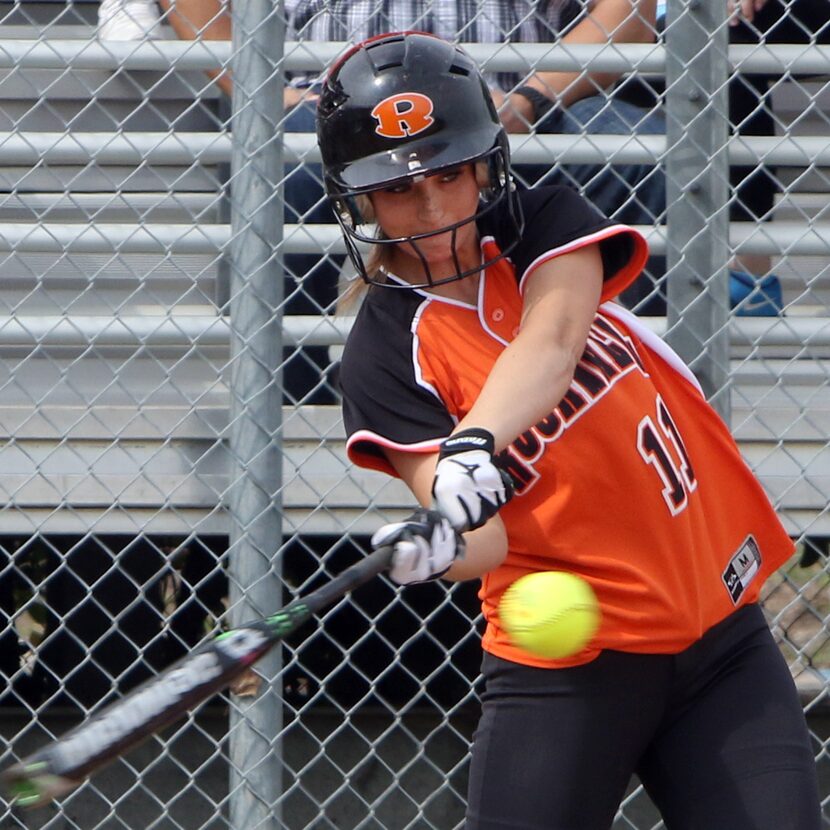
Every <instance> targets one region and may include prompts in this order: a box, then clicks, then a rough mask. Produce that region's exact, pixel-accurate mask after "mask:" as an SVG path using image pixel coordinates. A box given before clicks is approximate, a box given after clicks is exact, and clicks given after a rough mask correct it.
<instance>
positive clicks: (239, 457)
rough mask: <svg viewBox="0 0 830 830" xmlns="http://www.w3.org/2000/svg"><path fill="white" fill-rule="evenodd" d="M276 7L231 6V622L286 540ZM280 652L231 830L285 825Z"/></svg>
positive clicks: (239, 719) (245, 755)
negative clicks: (281, 805)
mask: <svg viewBox="0 0 830 830" xmlns="http://www.w3.org/2000/svg"><path fill="white" fill-rule="evenodd" d="M280 8H281V7H280V6H279V5H278V4H274V3H273V2H272V0H246V2H244V3H239V4H236V5H234V7H233V15H234V18H233V62H232V72H233V82H234V86H233V121H232V127H233V149H232V158H231V183H230V192H231V203H232V204H231V243H230V270H231V274H230V311H231V314H230V320H231V338H232V345H231V367H232V371H231V394H230V399H231V415H232V427H231V432H230V438H229V440H230V448H231V454H232V457H233V459H234V463H235V465H236V469H235V470H234V473H235V475H234V478H233V479H232V485H231V490H230V494H229V496H230V504H229V507H230V514H231V538H230V553H229V562H228V571H229V579H230V602H231V612H230V613H231V623H232V624H239V623H242V622H244V621H245V620H247V619H251V618H254V617H259V616H263V615H265V614H268V613H273V612H274V611H275V610H276V609H277V608H278V607H279V604H280V598H281V580H280V573H279V569H278V566H277V563H276V561H275V557H276V556H277V553H278V551H279V549H280V544H281V540H282V525H281V499H280V487H281V483H282V450H281V443H280V441H281V432H280V428H281V424H282V383H281V374H280V365H281V363H282V334H281V327H282V315H281V306H282V299H283V272H282V267H281V261H280V257H279V256H278V253H277V252H278V250H279V248H278V245H279V242H280V241H281V239H282V200H281V198H280V186H279V184H280V181H281V179H282V142H281V140H280V138H281V134H280V130H281V127H280V123H281V120H282V109H283V107H282V80H281V63H282V54H283V40H284V27H283V24H282V18H281V15H280V14H279V13H278V10H279V9H280ZM280 666H281V659H280V652H279V649H275V650H274V651H273V652H272V654H270V655H269V656H268V657H267V658H266V659H265V660H263V661H261V662H260V663H259V664H258V667H257V670H258V672H259V673H261V674H262V675H263V676H264V678H265V682H264V683H263V684H262V688H261V690H260V691H259V693H258V694H257V696H256V697H254V698H240V697H234V698H233V699H232V702H233V704H234V705H232V706H231V713H230V746H229V756H230V799H229V814H230V826H231V827H232V828H235V830H265V829H266V828H273V830H276V828H278V827H281V826H282V821H281V817H280V814H279V806H278V803H277V802H278V800H279V798H280V795H281V791H282V781H281V769H282V760H281V758H280V756H279V751H278V749H279V744H278V742H277V736H278V735H279V733H280V729H281V719H282V708H281V706H282V704H281V698H280V687H279V684H278V682H276V679H277V677H278V676H279V672H280Z"/></svg>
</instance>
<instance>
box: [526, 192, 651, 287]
mask: <svg viewBox="0 0 830 830" xmlns="http://www.w3.org/2000/svg"><path fill="white" fill-rule="evenodd" d="M519 199H520V202H521V205H522V212H523V214H524V233H523V234H522V240H521V242H519V244H518V245H517V246H516V247H515V248H514V249H513V251H512V253H511V259H512V260H513V265H514V267H515V269H516V278H517V279H518V281H519V285H520V286H523V285H524V284H525V281H526V280H527V277H528V276H529V275H530V274H531V273H532V271H533V270H534V269H535V268H537V267H538V266H539V265H541V264H542V263H543V262H546V261H547V260H549V259H552V258H553V257H556V256H561V255H562V254H566V253H569V252H571V251H575V250H577V249H579V248H581V247H583V246H585V245H590V244H593V243H599V246H600V252H601V254H602V263H603V269H604V286H603V291H602V300H603V301H606V300H610V299H612V298H613V297H615V296H616V295H617V294H619V293H620V292H621V291H623V290H624V289H625V288H627V287H628V286H629V285H631V283H632V282H634V280H635V279H637V277H638V276H639V275H640V273H641V272H642V270H643V267H644V265H645V263H646V260H647V259H648V244H647V243H646V240H645V238H644V237H643V236H642V234H640V233H639V232H637V231H636V230H634V228H631V227H629V226H628V225H621V224H619V223H617V222H614V221H613V220H611V219H608V218H606V217H605V216H603V215H602V214H601V213H600V212H599V211H598V210H597V209H596V208H595V207H594V206H593V205H591V204H590V203H589V202H588V201H587V200H586V199H584V198H583V197H582V196H580V195H579V193H577V192H576V191H575V190H572V189H571V188H569V187H563V186H554V187H540V188H536V189H535V190H527V191H523V192H521V193H520V194H519Z"/></svg>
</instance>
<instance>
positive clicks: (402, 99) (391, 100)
mask: <svg viewBox="0 0 830 830" xmlns="http://www.w3.org/2000/svg"><path fill="white" fill-rule="evenodd" d="M372 118H374V119H375V120H376V121H377V122H378V125H377V127H375V132H376V133H377V134H378V135H382V136H383V137H384V138H407V137H408V136H412V135H418V133H421V132H423V131H424V130H425V129H427V127H430V126H432V124H434V123H435V119H434V118H433V117H432V100H431V99H430V98H427V96H426V95H421V93H420V92H400V93H398V94H397V95H390V96H389V97H388V98H384V99H383V100H382V101H381V102H380V103H379V104H378V105H377V106H376V107H375V108H374V109H373V110H372Z"/></svg>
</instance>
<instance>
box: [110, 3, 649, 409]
mask: <svg viewBox="0 0 830 830" xmlns="http://www.w3.org/2000/svg"><path fill="white" fill-rule="evenodd" d="M121 2H122V3H123V5H124V7H125V13H126V10H127V7H128V6H129V5H130V0H121ZM655 4H656V0H623V2H620V0H593V2H591V3H590V4H588V3H587V2H585V0H546V2H543V3H527V4H526V5H525V4H517V3H515V2H512V0H498V2H496V3H493V4H492V5H491V6H488V12H489V14H487V15H485V14H480V15H478V16H476V17H474V18H473V19H470V20H466V19H460V18H459V17H458V16H457V15H458V10H459V8H460V6H459V5H458V4H456V3H455V2H448V1H447V0H439V2H437V3H436V2H434V0H432V1H431V2H430V0H417V2H411V0H391V2H390V3H387V4H386V5H384V6H383V7H379V9H381V11H379V12H378V13H376V14H374V15H371V16H369V17H368V18H367V16H366V14H365V10H364V7H363V6H362V5H361V4H359V3H356V2H354V0H345V2H325V3H320V2H319V0H290V2H288V3H287V4H286V14H287V18H288V20H287V24H288V32H287V37H288V39H289V40H300V39H304V40H312V41H341V40H360V39H362V38H365V37H368V36H372V35H375V34H380V33H382V32H385V31H387V30H389V29H390V28H396V29H398V28H412V29H421V30H424V29H426V30H429V31H433V32H435V33H437V34H442V35H444V36H446V37H448V38H453V37H455V35H456V33H457V32H460V35H459V37H460V39H461V40H463V41H466V42H499V41H503V40H508V39H509V40H511V41H515V42H540V41H551V40H554V39H556V37H557V36H559V35H561V39H562V42H563V43H606V42H608V41H609V40H610V41H612V42H648V41H650V40H653V39H654V37H655V34H654V32H655V29H654V25H655ZM160 6H161V9H162V10H163V11H164V14H165V19H166V20H167V22H168V23H169V24H170V26H171V27H172V28H173V29H174V31H175V32H176V34H177V35H178V36H179V37H180V38H182V39H188V40H189V39H194V38H197V37H198V38H203V39H206V40H230V39H231V15H230V14H228V13H227V7H226V5H225V4H224V3H223V2H222V0H160ZM494 15H496V17H494ZM210 74H211V76H212V77H213V78H214V79H215V80H216V83H217V84H218V85H219V87H220V88H221V89H222V90H223V91H224V92H225V93H226V94H230V92H231V89H232V82H231V78H230V75H229V74H228V73H227V72H221V71H219V72H214V73H210ZM616 78H617V76H615V75H612V74H607V73H605V74H591V75H588V74H584V73H577V72H571V73H568V72H547V73H538V74H534V75H532V76H530V77H528V78H524V79H523V78H521V77H518V76H515V75H491V76H489V77H488V82H489V84H490V86H491V89H492V94H493V97H494V98H495V99H496V101H497V102H498V103H499V104H502V105H503V113H504V118H505V122H506V124H507V126H508V128H509V129H515V130H519V131H527V130H528V129H529V128H530V125H531V124H532V122H535V121H536V120H538V119H540V118H544V123H545V124H546V125H548V126H547V127H545V129H546V130H548V129H549V131H557V132H569V133H574V134H579V133H581V132H583V131H586V132H588V133H617V134H624V135H629V134H631V132H636V131H640V132H653V133H660V132H663V130H664V124H663V120H662V115H661V114H660V113H659V112H655V113H649V112H648V111H646V110H644V109H642V108H641V107H638V106H636V105H634V104H631V103H628V102H625V101H621V100H617V99H615V98H614V97H613V96H609V95H607V94H606V93H605V89H606V88H607V87H608V86H610V85H612V84H613V83H614V81H615V80H616ZM317 81H318V79H317V78H316V77H313V76H308V75H295V76H294V77H292V78H291V79H290V84H289V85H287V87H286V90H285V94H284V106H285V109H286V112H287V116H286V120H285V129H286V131H289V132H313V131H314V108H315V101H316V94H315V88H316V84H317ZM540 86H541V87H542V88H544V89H545V90H546V92H547V94H548V95H552V94H555V95H556V96H557V102H558V103H557V106H556V108H555V113H554V112H552V109H553V105H552V104H551V105H548V104H547V103H546V102H547V101H549V99H548V98H546V97H544V95H543V94H542V93H540V91H539V87H540ZM511 91H512V94H511ZM544 172H545V173H547V172H548V168H547V167H546V168H544ZM529 173H530V175H531V176H535V175H537V171H536V170H532V171H529ZM557 178H558V179H559V180H566V181H569V182H574V183H576V184H577V185H581V186H584V187H585V191H586V195H587V196H588V197H589V198H590V199H592V200H593V201H594V202H595V204H596V205H597V206H598V207H599V208H600V210H602V211H603V212H605V213H608V214H614V215H615V218H618V219H620V221H626V222H629V223H634V224H647V223H651V222H653V221H655V219H656V214H655V210H656V208H657V206H662V204H663V202H664V201H665V199H664V197H663V195H662V188H663V180H662V178H661V176H660V175H659V171H657V172H655V170H654V169H653V167H651V166H649V165H637V164H633V165H625V166H619V167H614V168H610V167H606V166H604V165H580V166H577V167H569V168H567V170H563V171H557ZM284 195H285V202H286V221H287V222H297V221H300V220H302V221H305V222H309V223H326V222H332V221H333V217H332V215H331V209H330V207H329V205H328V204H327V203H326V202H325V200H324V198H323V189H322V180H321V171H320V168H319V165H312V164H305V165H301V166H298V167H295V168H292V169H290V170H288V171H287V175H286V183H285V192H284ZM285 262H286V268H287V270H288V271H289V272H290V273H291V274H293V275H294V276H295V280H293V281H292V280H290V279H289V280H288V281H287V287H286V293H287V295H288V296H290V297H292V298H293V301H292V302H291V303H290V304H289V305H288V306H287V307H286V311H287V312H288V313H306V314H314V313H320V312H321V311H325V310H327V309H328V308H330V307H331V306H332V305H333V304H334V303H335V302H336V297H335V295H336V289H335V286H336V285H337V280H336V279H333V278H332V273H333V272H336V271H337V269H338V265H337V264H336V263H335V262H333V260H332V259H331V258H330V257H326V258H323V259H320V258H319V257H316V256H313V255H306V256H299V255H291V256H287V257H286V260H285ZM291 360H292V361H293V367H294V369H295V370H300V369H303V368H304V369H306V370H307V371H308V372H310V374H311V376H312V377H310V378H309V380H308V382H306V383H304V384H301V385H300V386H299V388H298V390H297V391H295V392H294V393H291V397H293V398H298V397H301V396H302V394H303V391H302V390H303V389H306V388H308V387H309V386H311V387H313V388H317V389H318V398H317V400H318V402H323V401H322V400H321V399H320V398H319V392H320V388H319V387H320V384H315V383H314V382H313V379H314V377H315V376H316V377H321V376H322V373H323V372H324V368H323V367H324V366H326V365H327V364H328V362H329V361H328V354H327V352H326V351H325V350H323V349H319V350H318V349H316V348H315V347H312V348H304V349H303V350H302V351H301V352H299V353H294V354H292V356H291ZM309 363H310V364H311V365H309ZM291 369H292V366H291V364H289V365H288V366H287V371H286V372H285V374H284V379H285V383H286V386H287V387H288V386H289V385H290V383H291V380H292V377H293V375H294V372H292V371H291ZM306 400H308V399H307V398H306Z"/></svg>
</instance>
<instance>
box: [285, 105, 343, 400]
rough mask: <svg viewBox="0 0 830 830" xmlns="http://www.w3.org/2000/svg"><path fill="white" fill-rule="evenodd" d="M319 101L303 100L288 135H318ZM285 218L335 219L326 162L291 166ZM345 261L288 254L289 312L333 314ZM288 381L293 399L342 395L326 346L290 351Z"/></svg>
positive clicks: (294, 112) (293, 111) (287, 120)
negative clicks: (325, 179)
mask: <svg viewBox="0 0 830 830" xmlns="http://www.w3.org/2000/svg"><path fill="white" fill-rule="evenodd" d="M314 114H315V105H314V104H313V103H311V104H298V105H297V106H296V107H294V108H293V109H291V110H290V111H289V112H288V113H287V114H286V118H285V131H286V132H287V133H313V132H314V131H315V123H314ZM283 195H284V199H285V213H284V216H285V222H286V223H289V224H294V223H297V222H300V221H303V222H308V223H312V222H313V223H320V224H330V223H333V222H334V221H335V220H334V214H333V213H332V209H331V205H330V204H329V202H328V199H326V197H325V193H324V191H323V171H322V168H321V165H320V164H309V163H304V164H295V165H286V167H285V183H284V191H283ZM340 265H341V262H340V261H338V260H337V259H336V258H334V257H332V256H330V255H323V256H321V255H319V254H287V255H286V256H285V306H284V311H285V313H286V314H312V315H314V314H322V313H325V312H327V311H331V312H333V310H334V304H335V301H336V299H337V277H338V274H339V273H340ZM284 358H285V365H284V368H283V384H284V387H285V392H286V397H287V400H288V402H291V403H293V402H295V401H296V402H302V403H314V404H325V403H334V402H335V401H336V395H335V393H334V390H333V389H332V380H331V379H330V377H329V374H328V373H329V370H330V361H329V354H328V348H326V347H325V346H304V347H302V348H301V349H297V348H294V347H290V348H287V349H286V350H285V353H284Z"/></svg>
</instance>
